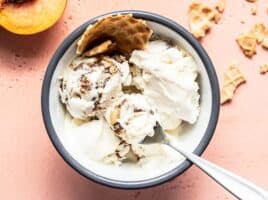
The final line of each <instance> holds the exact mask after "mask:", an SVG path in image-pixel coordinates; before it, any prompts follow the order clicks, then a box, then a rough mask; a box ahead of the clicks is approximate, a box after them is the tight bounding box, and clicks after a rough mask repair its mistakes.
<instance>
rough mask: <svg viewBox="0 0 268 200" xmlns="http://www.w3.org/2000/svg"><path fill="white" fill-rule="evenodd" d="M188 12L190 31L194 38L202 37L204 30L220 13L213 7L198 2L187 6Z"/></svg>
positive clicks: (215, 21) (215, 20)
mask: <svg viewBox="0 0 268 200" xmlns="http://www.w3.org/2000/svg"><path fill="white" fill-rule="evenodd" d="M188 13H189V17H190V21H189V26H190V32H191V33H192V34H193V35H194V36H195V37H196V38H201V37H204V36H205V34H206V32H207V31H208V30H209V29H210V28H211V27H212V25H213V24H214V23H217V22H218V21H219V19H220V17H221V14H220V13H219V12H218V11H217V10H216V9H215V8H212V7H209V6H207V5H206V4H204V3H200V2H193V3H192V4H191V5H190V7H189V11H188Z"/></svg>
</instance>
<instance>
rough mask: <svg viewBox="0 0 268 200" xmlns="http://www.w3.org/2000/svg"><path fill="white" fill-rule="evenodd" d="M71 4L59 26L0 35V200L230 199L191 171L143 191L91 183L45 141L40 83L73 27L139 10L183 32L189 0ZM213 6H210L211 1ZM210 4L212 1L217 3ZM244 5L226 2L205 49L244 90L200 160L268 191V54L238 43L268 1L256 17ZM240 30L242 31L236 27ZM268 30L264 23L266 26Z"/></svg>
mask: <svg viewBox="0 0 268 200" xmlns="http://www.w3.org/2000/svg"><path fill="white" fill-rule="evenodd" d="M101 2H102V3H100V1H98V0H87V1H86V0H71V1H69V4H68V6H67V9H66V12H65V14H64V16H63V17H62V19H61V20H60V21H59V22H58V23H57V24H56V25H55V26H54V27H52V28H51V29H50V30H48V31H46V32H43V33H41V34H38V35H34V36H25V37H21V36H16V35H13V34H11V33H8V32H6V31H5V30H2V29H0V96H1V100H0V111H1V117H0V127H1V131H0V159H1V161H0V177H1V178H0V195H1V197H0V198H1V199H5V200H15V199H16V200H17V199H22V200H29V199H34V200H43V199H48V200H58V199H64V200H71V199H79V200H85V199H87V200H88V199H94V200H95V199H96V200H101V199H104V200H105V199H118V200H126V199H140V200H143V199H144V200H145V199H167V200H175V199H176V200H177V199H185V200H186V199H187V200H188V199H189V200H194V199H198V200H210V199H211V200H212V199H234V197H232V196H231V195H229V194H228V193H227V192H226V191H224V190H223V189H222V188H221V187H219V186H218V185H217V184H215V183H214V182H213V181H212V180H211V179H210V178H208V177H207V176H206V175H204V174H203V173H202V172H200V171H199V170H198V169H197V168H196V167H192V168H191V169H189V170H188V171H187V172H186V173H185V174H183V175H182V176H180V177H177V178H176V179H174V180H172V181H171V182H169V183H167V184H164V185H161V186H158V187H154V188H151V189H146V190H133V191H124V190H116V189H111V188H107V187H104V186H100V185H98V184H95V183H93V182H91V181H88V180H87V179H85V178H83V177H81V176H80V175H78V174H77V173H76V172H75V171H73V170H72V169H71V168H70V167H69V166H68V165H67V164H66V163H65V162H64V161H63V160H62V159H61V157H60V156H59V155H58V154H57V152H56V151H55V149H54V147H53V146H52V144H51V142H50V141H49V139H48V137H47V134H46V131H45V128H44V125H43V121H42V117H41V108H40V94H41V84H42V79H43V75H44V72H45V70H46V66H47V64H48V62H49V60H50V58H51V56H52V54H53V53H54V51H55V49H56V48H57V46H58V45H59V44H60V43H61V41H62V40H63V39H64V38H65V36H67V35H68V33H70V32H71V31H72V30H74V28H76V27H77V26H79V25H80V24H81V23H82V22H84V21H86V20H87V19H90V18H92V17H94V16H96V15H99V14H102V13H105V12H108V11H114V10H119V9H141V10H148V11H152V12H156V13H159V14H161V15H164V16H167V17H169V18H172V19H174V20H176V21H177V22H179V23H181V24H182V25H183V26H185V27H188V23H187V21H188V18H187V8H188V5H189V4H190V1H188V0H177V1H175V0H169V1H167V0H154V1H151V0H147V1H143V0H110V1H101ZM210 2H213V1H210ZM214 2H215V1H214ZM250 6H251V5H250V4H249V3H247V2H246V1H245V0H236V1H231V0H227V7H226V12H225V13H224V16H223V19H222V20H221V21H220V24H219V25H215V26H214V27H213V29H212V31H211V32H210V34H209V35H208V36H207V37H206V38H204V39H203V41H202V44H203V45H204V47H205V48H206V50H207V51H208V53H209V55H210V56H211V58H212V60H213V62H214V64H215V66H216V70H217V73H218V76H219V78H220V81H221V80H222V75H223V71H224V69H225V67H226V66H227V65H228V64H230V62H231V61H232V60H234V59H236V60H238V61H239V62H240V67H241V70H242V71H243V72H244V73H245V75H246V77H247V83H246V84H245V85H243V86H241V87H240V88H239V91H238V92H237V94H236V95H235V99H234V100H233V102H232V103H231V104H228V105H225V106H223V107H222V108H221V115H220V119H219V124H218V127H217V130H216V133H215V136H214V138H213V140H212V142H211V143H210V145H209V147H208V148H207V150H206V152H205V153H204V155H203V156H204V157H205V158H207V159H209V160H211V161H213V162H215V163H218V164H219V165H221V166H223V167H225V168H227V169H230V170H232V171H234V172H236V173H238V174H239V175H241V176H244V177H246V178H248V179H250V180H252V181H254V182H255V183H257V184H258V185H260V186H263V187H265V188H267V189H268V175H267V169H268V132H267V124H268V123H267V121H268V117H267V114H268V106H267V105H268V93H267V85H268V74H266V75H260V74H259V73H258V66H259V65H260V64H263V63H265V62H266V63H267V64H268V60H267V56H268V51H266V52H265V51H264V50H263V49H262V48H258V54H257V56H255V57H254V58H253V59H252V60H249V59H247V58H245V57H244V55H243V54H242V53H241V52H240V50H239V48H238V46H237V44H236V43H235V41H234V39H235V37H236V36H237V35H238V34H239V33H240V32H241V31H243V30H248V29H249V27H251V25H253V24H254V23H257V22H265V21H266V22H267V18H268V15H267V12H266V8H267V7H268V2H267V1H266V0H259V1H258V15H257V16H252V15H251V14H250ZM242 19H243V20H245V22H246V23H245V24H241V23H240V21H241V20H242ZM267 25H268V24H267Z"/></svg>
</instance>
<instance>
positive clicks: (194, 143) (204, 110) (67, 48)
mask: <svg viewBox="0 0 268 200" xmlns="http://www.w3.org/2000/svg"><path fill="white" fill-rule="evenodd" d="M119 13H120V14H126V13H132V14H133V15H134V17H136V18H141V19H144V20H146V21H147V23H148V25H149V26H150V28H152V29H153V30H154V32H155V33H157V34H159V35H162V36H164V37H168V38H171V39H172V40H173V41H174V42H175V43H177V44H178V45H179V46H180V47H182V48H183V49H184V50H186V51H187V52H188V53H189V54H191V55H192V56H193V58H194V59H195V61H196V62H197V63H198V66H199V72H200V75H199V78H198V81H199V84H200V95H201V98H200V110H201V112H200V116H199V118H198V120H197V122H196V123H195V124H194V125H191V126H190V125H189V126H188V127H186V128H184V130H183V131H184V134H182V135H181V136H180V138H179V140H178V141H177V144H176V145H179V146H180V147H183V148H184V149H186V150H187V151H190V152H194V153H196V154H198V155H200V154H201V153H202V152H203V151H204V150H205V148H206V147H207V145H208V143H209V141H210V139H211V137H212V135H213V133H214V130H215V127H216V125H217V121H218V114H219V86H218V79H217V75H216V73H215V70H214V67H213V64H212V63H211V60H210V58H209V57H208V55H207V53H206V52H205V50H204V49H203V48H202V46H201V45H200V43H199V42H198V41H197V40H196V39H195V38H194V37H193V36H192V35H191V33H189V32H188V31H186V30H185V29H184V28H183V27H182V26H180V25H179V24H177V23H175V22H174V21H172V20H170V19H167V18H165V17H162V16H159V15H157V14H153V13H148V12H143V11H117V12H113V13H109V14H106V15H116V14H119ZM106 15H102V16H99V17H96V18H94V19H92V20H89V21H88V22H86V23H85V24H83V25H81V26H80V27H78V28H77V29H76V30H75V31H74V32H73V33H71V34H70V35H69V36H68V37H67V38H66V39H65V40H64V42H63V43H62V44H61V45H60V47H59V48H58V50H57V51H56V53H55V54H54V56H53V58H52V59H51V61H50V63H49V65H48V68H47V71H46V74H45V78H44V82H43V88H42V113H43V119H44V123H45V126H46V129H47V132H48V135H49V137H50V139H51V141H52V143H53V144H54V146H55V148H56V149H57V151H58V152H59V154H60V155H61V156H62V157H63V159H64V160H65V161H66V162H67V163H68V164H69V165H70V166H71V167H73V168H74V169H75V170H76V171H78V172H79V173H80V174H81V175H83V176H85V177H87V178H89V179H91V180H94V181H96V182H98V183H101V184H104V185H107V186H111V187H118V188H144V187H150V186H153V185H157V184H160V183H163V182H165V181H168V180H170V179H171V178H174V177H176V176H178V175H179V174H181V173H183V172H184V171H185V170H186V169H187V168H189V167H190V166H191V163H190V162H189V161H187V160H185V158H183V157H181V156H180V155H178V158H180V159H179V161H178V162H177V163H176V165H174V166H172V167H171V168H169V169H165V170H161V169H151V170H149V171H148V173H146V174H147V175H146V176H145V177H143V178H141V177H140V176H139V175H138V174H135V172H134V173H132V172H126V171H120V169H112V170H108V169H107V170H103V168H102V169H101V170H100V168H98V165H97V164H95V163H93V162H90V161H86V160H83V159H80V157H79V155H77V152H74V151H72V149H70V148H69V146H68V144H67V142H66V140H65V137H64V131H63V130H64V121H65V114H64V108H63V106H62V105H61V103H60V101H59V94H58V83H57V79H58V77H59V75H60V74H61V73H62V72H63V70H64V68H66V67H67V66H68V64H69V63H70V61H71V60H72V58H73V57H74V56H75V49H76V42H77V39H78V38H79V37H80V36H81V34H82V33H83V32H84V30H85V29H86V27H87V26H88V25H89V24H92V23H95V22H96V20H97V19H99V18H100V17H103V16H106ZM89 134H90V133H89ZM118 174H120V176H118ZM122 177H124V178H122Z"/></svg>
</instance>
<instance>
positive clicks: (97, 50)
mask: <svg viewBox="0 0 268 200" xmlns="http://www.w3.org/2000/svg"><path fill="white" fill-rule="evenodd" d="M115 49H116V44H115V43H114V42H112V41H111V40H107V41H105V42H103V43H101V44H99V45H97V46H95V47H94V48H92V49H90V50H88V51H86V52H85V53H83V56H87V57H91V56H96V55H99V54H103V53H109V52H112V51H113V50H115Z"/></svg>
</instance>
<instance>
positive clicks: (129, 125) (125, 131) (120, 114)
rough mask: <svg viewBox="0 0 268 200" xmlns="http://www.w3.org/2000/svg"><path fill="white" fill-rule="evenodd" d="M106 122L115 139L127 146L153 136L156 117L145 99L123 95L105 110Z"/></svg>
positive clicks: (138, 95)
mask: <svg viewBox="0 0 268 200" xmlns="http://www.w3.org/2000/svg"><path fill="white" fill-rule="evenodd" d="M106 120H107V122H108V123H109V125H110V127H111V128H112V129H113V130H114V132H115V134H116V136H117V137H119V138H120V139H121V140H123V141H125V142H126V143H128V144H135V143H140V142H141V141H143V140H144V138H145V137H146V136H153V135H154V127H155V126H156V116H155V112H154V110H153V108H152V107H151V105H150V104H149V103H148V101H147V100H146V98H145V97H144V96H143V95H140V94H125V95H123V96H121V97H120V98H118V99H117V100H115V102H114V103H113V104H112V105H111V106H110V107H109V108H108V109H107V112H106Z"/></svg>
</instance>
